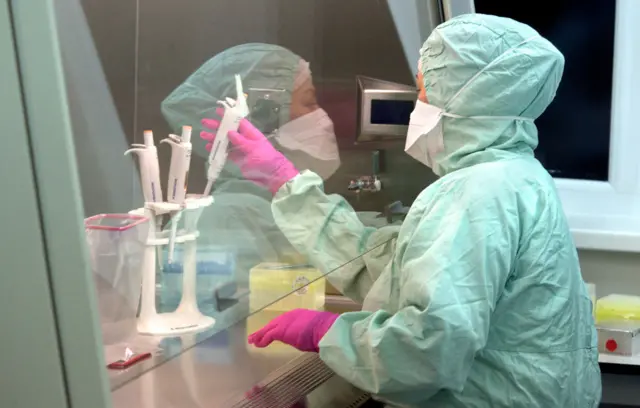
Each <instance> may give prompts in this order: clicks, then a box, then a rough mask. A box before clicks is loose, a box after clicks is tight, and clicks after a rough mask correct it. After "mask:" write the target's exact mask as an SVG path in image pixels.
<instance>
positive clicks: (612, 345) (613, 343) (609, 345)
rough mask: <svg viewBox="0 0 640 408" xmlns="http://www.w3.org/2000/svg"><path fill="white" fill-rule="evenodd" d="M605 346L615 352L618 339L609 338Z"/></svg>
mask: <svg viewBox="0 0 640 408" xmlns="http://www.w3.org/2000/svg"><path fill="white" fill-rule="evenodd" d="M604 346H605V347H606V348H607V350H609V351H611V352H614V351H616V349H617V348H618V343H616V341H615V340H613V339H609V340H607V343H606V344H605V345H604Z"/></svg>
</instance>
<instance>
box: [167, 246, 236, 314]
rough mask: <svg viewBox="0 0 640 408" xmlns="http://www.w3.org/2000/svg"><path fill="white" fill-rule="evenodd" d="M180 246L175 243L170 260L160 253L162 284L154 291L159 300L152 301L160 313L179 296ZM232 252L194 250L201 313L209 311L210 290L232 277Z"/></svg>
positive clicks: (170, 307)
mask: <svg viewBox="0 0 640 408" xmlns="http://www.w3.org/2000/svg"><path fill="white" fill-rule="evenodd" d="M182 251H183V248H182V245H177V246H176V248H175V251H174V256H173V258H174V259H173V262H172V263H170V264H169V263H168V262H167V261H166V260H167V253H166V249H165V251H164V254H163V257H162V258H163V260H164V262H163V265H162V284H161V288H160V290H158V291H156V293H157V294H159V297H160V299H159V300H158V301H157V302H156V303H158V305H157V307H158V309H159V311H160V312H162V313H164V312H172V311H174V310H175V309H176V308H177V307H178V304H179V303H180V299H181V298H182V284H183V262H182ZM235 269H236V255H235V253H234V252H233V251H232V250H230V249H227V248H223V247H217V246H199V247H198V249H197V250H196V299H197V302H198V308H199V309H200V311H201V312H202V313H204V314H207V315H211V314H212V313H213V308H214V302H213V291H214V289H215V288H216V287H217V286H218V285H219V284H221V283H223V282H228V281H230V280H231V279H233V277H234V272H235Z"/></svg>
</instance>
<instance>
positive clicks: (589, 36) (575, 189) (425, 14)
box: [387, 0, 640, 252]
mask: <svg viewBox="0 0 640 408" xmlns="http://www.w3.org/2000/svg"><path fill="white" fill-rule="evenodd" d="M387 1H388V4H389V9H390V11H391V14H392V16H393V19H394V22H395V24H396V29H397V30H398V34H399V37H400V39H401V41H402V44H403V48H404V51H405V54H406V56H407V61H408V63H409V67H410V68H411V69H412V70H413V69H414V64H415V61H416V60H417V55H418V49H419V47H418V46H416V44H421V43H422V42H423V41H424V40H425V39H426V37H427V35H428V33H429V32H430V31H431V30H432V29H433V28H434V27H435V26H436V25H437V23H438V22H439V21H442V19H444V20H447V19H449V18H452V17H454V16H456V15H459V14H464V13H470V12H479V13H486V14H495V15H500V16H505V17H512V18H514V19H516V20H519V21H522V22H524V23H527V24H529V25H531V26H533V27H534V28H536V29H537V30H538V31H539V32H540V33H541V34H542V35H543V36H545V37H546V38H548V39H550V40H551V41H552V42H553V43H554V44H556V46H557V47H558V48H559V49H560V50H561V51H562V52H563V54H564V55H565V73H564V77H563V80H562V83H561V85H560V89H559V91H558V95H557V99H556V100H555V101H554V103H553V104H552V105H551V106H550V107H549V109H548V110H547V111H546V112H545V113H544V114H543V115H542V116H541V117H540V118H539V119H538V120H537V121H536V123H537V125H538V127H539V138H540V145H539V148H538V151H537V152H536V155H537V157H538V159H539V160H540V161H541V162H542V163H543V164H544V165H545V168H547V170H548V171H549V172H550V173H551V174H552V175H553V176H554V179H555V180H556V185H557V187H558V191H559V193H560V197H561V199H562V203H563V206H564V209H565V213H566V214H567V217H568V219H569V224H570V227H571V231H572V233H573V236H574V238H575V242H576V245H577V246H578V247H579V248H582V249H599V250H610V251H633V252H640V160H639V159H638V155H639V154H640V125H639V123H640V97H639V96H638V95H640V0H609V1H603V0H554V1H544V2H543V1H536V2H532V1H529V2H517V1H513V0H441V1H440V2H439V7H436V6H434V3H436V2H433V1H431V0H412V1H410V0H387Z"/></svg>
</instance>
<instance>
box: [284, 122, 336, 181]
mask: <svg viewBox="0 0 640 408" xmlns="http://www.w3.org/2000/svg"><path fill="white" fill-rule="evenodd" d="M275 138H276V140H277V141H278V143H279V144H280V145H281V146H282V147H284V148H286V149H288V150H291V151H301V152H304V153H306V154H307V155H309V156H311V157H313V158H314V159H317V161H319V162H320V165H319V167H321V168H318V169H315V168H309V167H310V166H309V165H313V166H314V167H315V163H316V160H314V161H313V162H311V163H301V164H302V167H306V168H309V170H312V171H314V172H316V173H318V174H319V175H320V176H321V177H322V178H323V179H327V178H328V177H329V176H331V175H332V174H333V173H335V171H336V170H337V169H338V167H339V166H340V153H339V151H338V142H337V141H336V135H335V132H334V130H333V122H332V121H331V119H330V118H329V115H328V114H327V112H325V111H324V109H316V110H314V111H313V112H311V113H308V114H306V115H303V116H301V117H299V118H297V119H294V120H292V121H291V122H288V123H286V124H285V125H284V126H282V127H281V128H280V129H278V130H277V132H276V135H275ZM294 164H295V163H294Z"/></svg>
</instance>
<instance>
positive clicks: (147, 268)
mask: <svg viewBox="0 0 640 408" xmlns="http://www.w3.org/2000/svg"><path fill="white" fill-rule="evenodd" d="M211 204H213V197H211V196H204V197H202V196H199V195H197V196H187V199H186V200H185V202H184V204H183V205H180V204H173V203H166V202H160V203H153V202H147V203H145V206H144V208H138V209H136V210H133V211H131V212H130V213H132V214H137V215H145V216H146V217H148V218H149V225H150V226H155V225H157V224H156V217H157V216H159V215H163V214H167V213H170V212H177V211H183V216H182V219H183V220H184V223H183V225H184V228H179V226H178V231H177V234H176V237H175V243H176V244H182V245H184V250H183V259H182V267H183V270H182V279H183V281H182V282H183V283H182V298H181V300H180V304H179V305H178V308H177V309H176V310H175V311H174V312H169V313H158V311H157V309H156V268H157V265H156V263H157V256H156V252H157V251H161V250H162V247H163V246H168V245H169V241H170V238H169V236H170V231H162V232H158V231H156V228H154V227H151V228H149V236H148V238H147V243H146V247H145V253H144V259H143V264H142V297H141V304H140V316H139V317H138V332H139V333H141V334H150V335H175V334H183V333H194V332H199V331H203V330H206V329H208V328H209V327H211V326H213V325H214V324H215V319H214V318H212V317H209V316H205V315H203V314H202V313H201V312H200V309H199V308H198V303H197V300H196V248H197V244H196V240H197V238H198V236H199V235H200V233H199V232H198V229H197V225H198V220H199V219H200V216H201V215H202V211H203V210H204V209H205V208H206V207H208V206H210V205H211Z"/></svg>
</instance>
